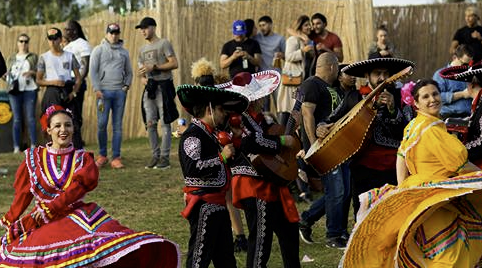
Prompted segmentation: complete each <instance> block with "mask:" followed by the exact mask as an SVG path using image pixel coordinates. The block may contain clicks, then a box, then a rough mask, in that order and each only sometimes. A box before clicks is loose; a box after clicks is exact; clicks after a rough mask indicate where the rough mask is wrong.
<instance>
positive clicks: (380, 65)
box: [325, 58, 415, 215]
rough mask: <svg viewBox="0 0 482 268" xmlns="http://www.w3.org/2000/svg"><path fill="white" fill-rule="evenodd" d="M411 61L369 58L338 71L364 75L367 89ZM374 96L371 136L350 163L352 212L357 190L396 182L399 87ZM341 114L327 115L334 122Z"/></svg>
mask: <svg viewBox="0 0 482 268" xmlns="http://www.w3.org/2000/svg"><path fill="white" fill-rule="evenodd" d="M414 65H415V64H414V63H413V62H411V61H408V60H404V59H397V58H373V59H368V60H364V61H360V62H355V63H353V64H350V65H348V66H346V67H345V68H343V69H342V70H341V71H342V72H344V73H346V74H349V75H352V76H355V77H361V78H365V79H367V80H368V85H369V87H370V89H371V90H374V89H375V88H376V87H377V86H378V85H380V84H381V83H383V81H385V80H386V79H388V78H389V77H390V76H392V75H394V74H396V73H398V72H400V71H401V70H403V69H405V68H407V67H409V66H410V67H413V66H414ZM360 99H361V98H360ZM374 99H375V103H374V107H376V108H377V114H376V116H375V119H374V120H373V122H372V125H371V131H370V132H369V133H371V135H372V136H371V139H368V140H367V143H366V144H365V147H364V149H363V150H361V151H359V152H358V153H357V154H355V156H354V157H353V158H352V161H351V163H350V173H351V189H352V197H353V208H354V213H355V215H356V213H357V212H358V209H359V208H360V201H359V199H358V196H359V195H360V194H362V193H364V192H366V191H368V190H371V189H373V188H379V187H382V186H383V185H384V184H386V183H388V184H391V185H397V174H396V156H397V155H396V153H397V149H398V147H399V146H400V141H401V140H402V135H403V129H404V127H405V125H406V124H407V120H406V119H405V117H404V116H403V114H402V111H401V108H400V105H401V94H400V89H399V88H396V87H395V86H394V85H386V86H385V88H384V89H382V91H381V93H380V94H379V95H378V96H376V97H375V98H374ZM342 116H344V114H342V113H341V112H340V113H339V114H335V115H333V116H331V120H333V122H335V121H336V120H338V119H340V118H341V117H342ZM325 133H326V132H325Z"/></svg>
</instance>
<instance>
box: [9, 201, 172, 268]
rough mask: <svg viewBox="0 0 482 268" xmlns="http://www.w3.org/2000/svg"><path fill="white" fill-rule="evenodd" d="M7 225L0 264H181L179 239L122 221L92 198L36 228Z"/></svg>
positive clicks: (148, 265)
mask: <svg viewBox="0 0 482 268" xmlns="http://www.w3.org/2000/svg"><path fill="white" fill-rule="evenodd" d="M10 228H16V229H17V231H16V232H15V233H16V234H17V235H15V238H14V239H13V241H11V242H10V240H12V238H13V237H12V235H10V236H8V234H9V233H10V234H12V232H11V230H10V232H7V234H5V235H4V236H3V237H2V245H1V252H0V267H179V266H180V254H179V247H178V246H177V244H175V243H173V242H171V241H169V240H166V239H164V238H163V237H161V236H158V235H156V234H154V233H151V232H135V231H133V230H131V229H129V228H127V227H124V226H122V225H121V224H120V223H119V222H118V221H116V220H115V219H113V218H112V217H111V216H110V215H109V214H107V212H106V211H105V210H104V209H102V208H101V207H100V206H98V205H97V204H95V203H88V204H84V205H83V206H81V207H80V208H77V209H76V210H74V211H73V212H72V213H70V214H69V215H67V216H66V217H64V218H61V219H59V220H55V221H53V222H50V223H47V224H45V225H43V226H41V227H39V228H36V229H31V230H22V229H23V227H22V225H21V221H17V222H16V223H14V224H12V226H11V227H10ZM18 230H20V232H19V231H18ZM9 242H10V243H9Z"/></svg>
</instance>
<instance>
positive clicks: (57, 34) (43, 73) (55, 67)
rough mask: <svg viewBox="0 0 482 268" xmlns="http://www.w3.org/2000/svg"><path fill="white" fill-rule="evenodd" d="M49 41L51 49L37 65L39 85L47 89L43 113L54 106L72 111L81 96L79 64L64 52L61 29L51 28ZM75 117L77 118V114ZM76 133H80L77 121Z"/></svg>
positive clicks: (69, 54)
mask: <svg viewBox="0 0 482 268" xmlns="http://www.w3.org/2000/svg"><path fill="white" fill-rule="evenodd" d="M47 39H48V42H49V48H50V49H49V51H47V52H45V53H43V54H42V55H40V57H39V60H38V64H37V84H38V85H39V86H44V87H46V90H45V94H44V96H43V99H42V102H41V107H42V113H44V112H45V110H46V109H47V108H48V107H50V106H51V105H54V104H57V105H61V106H63V107H64V108H68V109H71V110H72V108H73V106H74V103H73V101H72V100H73V99H75V98H76V97H77V95H78V94H79V88H80V84H81V80H80V73H79V63H78V62H77V60H76V59H75V56H74V55H73V54H72V53H70V52H67V51H64V50H62V48H61V46H60V42H62V32H61V31H60V30H59V29H57V28H50V29H49V30H48V31H47ZM71 72H73V73H74V77H75V80H72V77H71ZM72 111H74V110H72ZM73 115H74V117H76V116H77V115H76V114H75V113H74V114H73ZM74 131H75V132H77V131H80V127H79V126H78V125H77V124H76V122H75V121H74ZM74 146H75V144H74Z"/></svg>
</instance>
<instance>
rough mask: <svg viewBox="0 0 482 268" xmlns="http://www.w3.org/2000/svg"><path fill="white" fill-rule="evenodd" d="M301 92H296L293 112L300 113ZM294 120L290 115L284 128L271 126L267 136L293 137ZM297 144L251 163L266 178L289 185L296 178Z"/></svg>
mask: <svg viewBox="0 0 482 268" xmlns="http://www.w3.org/2000/svg"><path fill="white" fill-rule="evenodd" d="M303 97H304V96H303V95H302V94H301V91H300V90H298V91H297V92H296V102H295V105H294V106H293V111H300V109H301V104H302V102H303ZM295 131H296V120H295V119H294V118H293V114H291V115H290V117H289V119H288V123H287V124H286V127H285V128H283V126H281V125H273V126H272V127H271V128H269V129H268V131H267V134H268V135H291V136H295V135H296V134H295ZM295 140H296V141H297V142H296V144H295V146H293V147H291V148H290V147H282V148H281V152H280V153H279V154H277V155H269V154H258V155H256V156H255V157H254V158H253V159H252V161H251V163H252V164H253V167H254V168H255V169H256V171H257V172H258V173H260V174H262V175H263V176H266V177H268V178H274V181H275V182H277V183H281V184H286V183H289V182H290V181H293V180H295V179H296V178H297V177H298V163H297V161H296V160H297V159H296V154H297V153H298V152H299V151H300V150H301V142H300V140H299V139H295Z"/></svg>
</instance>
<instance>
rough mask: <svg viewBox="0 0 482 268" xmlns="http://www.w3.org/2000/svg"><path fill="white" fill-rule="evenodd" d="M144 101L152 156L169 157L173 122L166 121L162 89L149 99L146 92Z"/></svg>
mask: <svg viewBox="0 0 482 268" xmlns="http://www.w3.org/2000/svg"><path fill="white" fill-rule="evenodd" d="M142 101H143V102H144V110H145V112H146V123H147V134H148V137H149V144H150V145H151V150H152V157H154V158H157V159H159V158H161V157H163V158H167V159H169V154H170V151H171V135H172V133H171V124H166V123H165V122H164V110H163V105H164V104H163V100H162V92H161V89H160V88H158V89H157V91H156V98H155V99H149V98H148V97H147V92H144V95H143V97H142ZM158 121H159V122H160V123H161V131H162V140H161V146H160V147H159V134H158V132H157V122H158Z"/></svg>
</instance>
